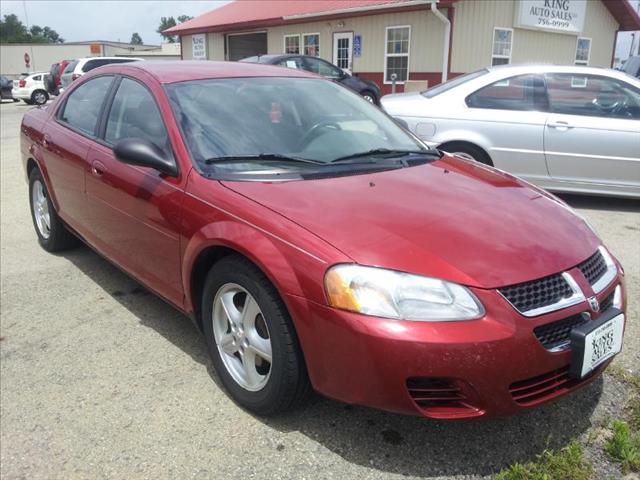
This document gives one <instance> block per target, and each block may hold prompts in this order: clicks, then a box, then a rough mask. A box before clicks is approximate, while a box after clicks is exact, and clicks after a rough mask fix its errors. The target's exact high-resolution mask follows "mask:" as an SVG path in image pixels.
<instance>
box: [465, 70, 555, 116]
mask: <svg viewBox="0 0 640 480" xmlns="http://www.w3.org/2000/svg"><path fill="white" fill-rule="evenodd" d="M543 98H544V84H543V82H542V79H541V78H538V77H536V76H535V75H519V76H517V77H511V78H507V79H504V80H499V81H497V82H494V83H492V84H490V85H487V86H486V87H483V88H481V89H480V90H477V91H475V92H474V93H472V94H471V95H469V96H468V97H467V98H466V103H467V106H468V107H471V108H489V109H496V110H542V109H543V105H541V103H542V99H543Z"/></svg>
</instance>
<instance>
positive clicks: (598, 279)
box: [21, 62, 625, 418]
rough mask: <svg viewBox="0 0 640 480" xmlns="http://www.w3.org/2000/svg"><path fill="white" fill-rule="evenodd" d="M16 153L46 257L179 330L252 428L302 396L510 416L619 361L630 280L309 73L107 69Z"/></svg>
mask: <svg viewBox="0 0 640 480" xmlns="http://www.w3.org/2000/svg"><path fill="white" fill-rule="evenodd" d="M21 149H22V157H23V161H24V166H25V170H26V173H27V176H28V179H29V195H30V204H31V212H32V217H33V223H34V226H35V230H36V233H37V236H38V241H39V242H40V244H41V245H42V247H43V248H44V249H46V250H48V251H57V250H62V249H64V248H68V247H70V246H72V245H74V243H75V240H76V238H80V239H82V240H83V241H84V242H86V243H87V244H88V245H89V246H91V247H92V248H93V249H95V250H96V251H97V252H99V253H100V254H102V255H103V256H104V257H106V258H107V259H109V260H110V261H112V262H113V263H115V264H116V265H118V266H119V267H120V268H122V269H123V270H124V271H126V272H128V273H129V274H130V275H131V276H132V277H134V278H136V279H137V280H138V281H140V282H141V283H143V284H144V285H145V286H146V287H148V288H149V289H150V290H152V291H154V292H155V293H157V294H158V295H160V296H161V297H162V298H164V299H165V300H167V301H168V302H170V303H171V304H172V305H174V306H175V307H176V308H178V309H180V310H181V311H183V312H184V313H185V314H188V315H190V316H191V317H192V318H193V319H194V321H195V322H196V324H197V325H198V326H199V327H200V328H201V329H202V331H203V332H204V335H205V337H206V340H207V344H208V346H209V352H210V353H211V357H212V359H213V364H214V366H215V369H216V371H217V373H218V375H219V377H220V379H221V381H222V383H223V384H224V386H225V387H226V389H227V390H228V392H229V394H230V395H231V396H232V397H233V398H234V399H235V400H236V401H237V402H238V403H239V404H240V405H242V406H243V407H245V408H247V409H249V410H251V411H253V412H256V413H258V414H262V415H267V414H273V413H275V412H278V411H282V410H286V409H289V408H291V407H293V406H294V405H295V404H297V403H299V402H300V401H302V400H303V398H304V397H305V394H306V393H307V392H308V391H310V390H311V388H313V389H314V390H316V391H318V392H321V393H322V394H324V395H327V396H329V397H333V398H336V399H339V400H342V401H344V402H349V403H355V404H362V405H369V406H372V407H376V408H381V409H385V410H390V411H395V412H402V413H409V414H418V415H424V416H427V417H433V418H463V417H477V416H481V415H493V414H505V413H512V412H516V411H518V410H521V409H525V408H529V407H532V406H535V405H538V404H541V403H543V402H545V401H547V400H550V399H552V398H555V397H558V396H560V395H563V394H565V393H567V392H570V391H572V390H574V389H576V388H578V387H580V386H581V385H584V384H585V383H587V382H589V381H590V380H592V379H593V378H594V377H595V376H596V375H598V374H599V373H600V372H602V370H603V369H604V368H605V367H606V365H607V364H608V362H609V361H610V359H611V358H612V357H613V356H614V355H615V354H616V353H618V352H619V351H620V349H621V347H622V336H623V329H624V310H625V300H624V282H623V270H622V267H621V266H620V264H619V263H618V262H617V261H616V259H615V258H614V257H613V256H612V255H611V253H609V252H608V250H607V249H606V248H605V247H604V246H603V245H602V242H601V241H600V239H599V238H598V236H597V235H596V234H595V233H594V231H593V230H592V229H591V228H590V227H589V225H588V224H587V223H585V221H584V220H583V219H582V218H581V217H579V216H578V215H577V214H576V213H574V212H573V211H572V210H571V208H569V207H568V206H567V205H566V204H564V203H563V202H562V201H560V200H558V199H557V198H555V197H553V196H552V195H550V194H548V193H546V192H544V191H542V190H539V189H537V188H535V187H533V186H531V185H528V184H526V183H524V182H522V181H520V180H518V179H517V178H514V177H513V176H510V175H508V174H506V173H503V172H501V171H498V170H494V169H492V168H489V167H486V166H484V165H480V164H477V163H472V162H470V161H467V160H465V159H461V158H458V157H454V156H450V155H447V154H443V153H442V152H438V151H436V150H430V149H428V148H427V147H426V146H425V145H424V144H422V143H421V142H420V141H419V140H418V139H417V138H415V137H414V136H413V135H411V134H410V133H409V132H407V131H406V130H404V129H402V128H401V127H399V126H398V125H397V124H396V123H395V122H394V121H393V120H392V119H391V118H390V117H388V116H387V115H386V114H384V113H383V112H382V111H381V110H379V109H378V108H376V107H375V106H373V105H371V104H369V103H368V102H366V101H365V100H363V99H361V98H360V97H359V96H358V95H356V94H354V93H352V92H350V91H348V90H346V89H345V88H343V87H341V86H339V85H336V84H335V83H332V82H330V81H327V80H324V79H321V78H319V77H316V76H314V75H312V74H309V73H305V72H300V71H295V70H293V69H284V68H279V67H271V66H263V65H253V64H240V63H231V62H227V63H211V62H166V63H163V62H140V63H129V64H122V65H111V66H106V67H102V68H98V69H95V70H93V71H92V72H91V73H90V74H88V75H86V76H84V77H82V79H80V80H78V81H77V82H74V83H73V85H72V86H71V87H70V88H69V89H68V90H67V91H66V92H65V93H64V94H63V95H62V96H61V97H59V99H58V100H57V101H56V102H54V103H53V104H51V105H49V106H48V107H46V108H39V109H34V110H31V111H30V112H29V113H27V114H26V115H25V117H24V120H23V123H22V137H21Z"/></svg>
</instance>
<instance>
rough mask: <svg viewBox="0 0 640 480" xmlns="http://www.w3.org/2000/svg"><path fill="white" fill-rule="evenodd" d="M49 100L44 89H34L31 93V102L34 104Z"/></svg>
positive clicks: (42, 103)
mask: <svg viewBox="0 0 640 480" xmlns="http://www.w3.org/2000/svg"><path fill="white" fill-rule="evenodd" d="M47 100H49V94H48V93H47V92H45V91H44V90H36V91H35V92H33V93H32V94H31V102H32V103H35V104H36V105H44V104H45V103H47Z"/></svg>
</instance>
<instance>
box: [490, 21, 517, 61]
mask: <svg viewBox="0 0 640 480" xmlns="http://www.w3.org/2000/svg"><path fill="white" fill-rule="evenodd" d="M512 45H513V30H512V29H510V28H494V29H493V51H492V55H491V65H507V64H509V63H511V50H512Z"/></svg>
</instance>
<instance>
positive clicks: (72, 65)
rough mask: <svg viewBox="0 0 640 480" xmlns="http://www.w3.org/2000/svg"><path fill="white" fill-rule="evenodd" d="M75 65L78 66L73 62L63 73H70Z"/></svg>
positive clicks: (76, 61)
mask: <svg viewBox="0 0 640 480" xmlns="http://www.w3.org/2000/svg"><path fill="white" fill-rule="evenodd" d="M76 65H78V60H74V61H73V62H71V63H70V64H69V65H67V67H66V68H65V69H64V72H63V73H72V72H73V71H74V70H75V69H76Z"/></svg>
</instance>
